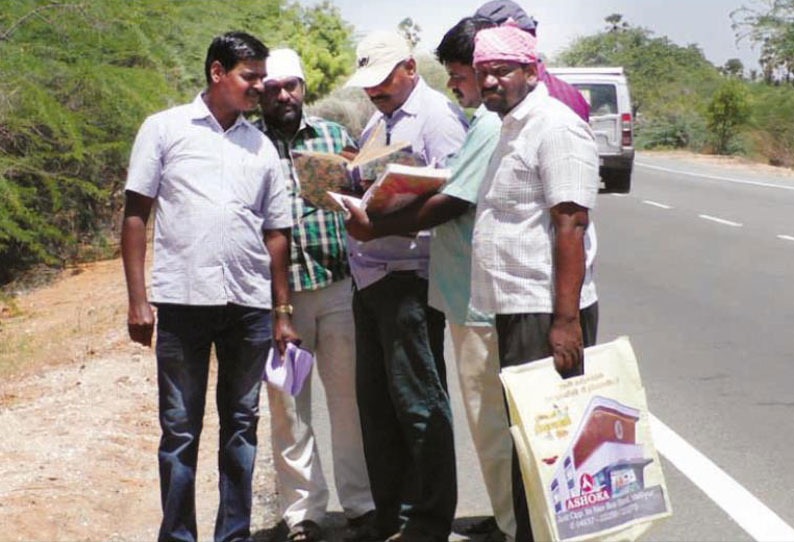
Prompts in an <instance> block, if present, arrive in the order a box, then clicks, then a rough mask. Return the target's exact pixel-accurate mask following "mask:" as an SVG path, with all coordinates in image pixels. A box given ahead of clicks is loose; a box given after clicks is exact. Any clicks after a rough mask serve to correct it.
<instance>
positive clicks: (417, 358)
mask: <svg viewBox="0 0 794 542" xmlns="http://www.w3.org/2000/svg"><path fill="white" fill-rule="evenodd" d="M356 57H357V65H358V69H357V70H356V73H355V74H353V76H352V77H351V78H350V80H349V81H348V83H347V85H348V86H353V87H359V88H363V89H364V92H366V93H367V96H368V97H369V99H370V100H371V101H372V103H373V104H374V105H375V107H376V108H377V109H378V111H377V112H376V113H375V114H374V115H373V116H372V118H371V119H370V121H369V123H368V124H367V127H366V128H365V129H364V132H363V134H362V136H361V143H362V144H363V143H364V142H366V141H368V140H370V139H371V138H374V137H377V134H383V135H384V136H385V141H383V142H385V143H388V142H398V141H401V142H406V143H410V144H411V149H412V151H413V153H414V154H417V155H419V156H421V157H422V158H423V160H424V161H425V162H426V163H432V162H437V163H440V162H443V161H444V160H445V159H446V158H447V156H449V155H451V154H453V153H455V152H457V150H458V149H459V148H460V146H461V145H462V143H463V140H464V139H465V137H466V121H465V118H464V116H463V114H462V112H461V111H460V109H458V108H457V107H456V106H455V105H453V104H452V103H451V102H450V101H449V100H448V99H447V98H446V97H445V96H444V95H443V94H441V93H440V92H438V91H436V90H434V89H432V88H430V87H429V86H428V85H427V83H425V82H424V80H423V79H422V78H421V77H420V76H419V75H418V74H417V73H416V62H415V60H414V59H413V57H412V55H411V51H410V49H409V48H408V45H407V43H406V42H405V39H404V38H403V37H402V36H400V35H399V34H398V33H396V32H393V31H392V32H373V33H372V34H370V35H369V36H367V37H365V38H364V39H363V40H362V41H361V43H359V45H358V48H357V49H356ZM378 127H381V128H378ZM429 241H430V238H429V234H428V233H427V232H421V233H419V234H418V235H411V236H396V235H390V236H386V237H383V238H381V239H375V240H371V241H368V242H358V241H352V240H351V241H350V242H349V243H348V249H349V251H350V268H351V272H352V274H353V280H354V281H355V287H356V289H355V291H354V293H353V314H354V317H355V325H356V397H357V401H358V405H359V415H360V417H361V431H362V436H363V442H364V456H365V458H366V462H367V471H368V472H369V478H370V487H371V489H372V497H373V499H374V501H375V511H376V521H377V526H378V529H379V531H380V534H381V535H382V536H381V539H384V538H387V537H388V540H389V541H393V542H439V541H441V540H444V541H445V540H447V539H448V538H449V533H450V530H451V528H452V520H453V518H454V514H455V505H456V501H457V485H456V480H455V449H454V440H453V434H452V411H451V409H450V405H449V395H448V393H447V388H446V367H445V365H444V315H443V314H442V313H441V312H439V311H437V310H435V309H433V308H432V307H430V306H429V305H428V303H427V288H428V284H427V277H428V260H429Z"/></svg>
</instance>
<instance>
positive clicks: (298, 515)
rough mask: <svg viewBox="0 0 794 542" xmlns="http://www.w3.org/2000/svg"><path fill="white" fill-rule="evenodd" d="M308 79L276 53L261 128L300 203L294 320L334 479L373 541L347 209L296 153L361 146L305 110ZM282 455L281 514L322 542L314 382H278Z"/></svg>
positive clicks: (275, 399) (355, 529)
mask: <svg viewBox="0 0 794 542" xmlns="http://www.w3.org/2000/svg"><path fill="white" fill-rule="evenodd" d="M305 89H306V83H305V79H304V75H303V69H302V66H301V61H300V58H299V56H298V54H297V53H296V52H295V51H293V50H291V49H279V50H275V51H272V52H271V54H270V56H269V57H268V59H267V77H266V78H265V90H264V93H263V94H262V98H261V100H260V105H261V107H262V116H263V120H264V122H262V123H260V124H259V127H260V129H262V131H263V132H264V133H265V134H266V135H267V136H268V137H269V138H270V140H271V141H272V142H273V144H274V145H275V146H276V149H277V150H278V154H279V156H280V158H281V162H282V166H283V169H284V177H285V178H286V179H287V193H288V196H289V199H290V202H291V206H292V220H293V228H292V245H291V246H292V250H291V254H290V266H289V279H290V288H291V290H292V296H291V298H292V304H293V306H294V314H293V322H294V324H295V327H296V329H298V330H300V331H299V333H300V335H301V337H302V339H303V345H304V346H305V347H307V348H308V349H310V350H312V351H313V352H314V353H315V356H316V358H315V360H316V364H317V370H318V371H319V375H320V378H321V380H322V382H323V386H324V387H325V395H326V398H327V402H328V415H329V417H330V421H331V441H332V442H331V446H332V450H333V461H334V477H335V482H336V488H337V493H338V496H339V501H340V503H341V505H342V508H343V509H344V512H345V515H346V516H347V518H348V523H349V528H350V530H349V532H348V537H347V538H348V539H349V540H356V539H361V538H366V537H367V534H368V527H369V521H371V519H372V516H373V514H371V511H372V510H373V509H374V504H373V502H372V495H371V493H370V488H369V478H368V476H367V470H366V464H365V462H364V451H363V447H362V443H361V427H360V423H359V415H358V407H357V405H356V392H355V371H354V368H355V366H354V361H355V333H354V326H353V313H352V294H353V289H352V286H351V282H350V281H351V279H350V268H349V266H348V263H347V245H346V235H345V229H344V213H336V212H330V211H325V210H322V209H319V208H317V207H314V206H313V205H312V204H310V203H309V202H308V201H306V200H305V199H303V198H302V197H301V195H300V182H301V179H299V178H298V177H297V174H296V171H295V168H294V167H293V164H292V151H298V150H309V151H317V152H327V153H339V152H341V151H342V149H343V148H344V147H355V143H354V142H353V140H352V139H351V138H350V136H349V135H348V134H347V132H346V131H345V129H344V128H342V127H341V126H340V125H338V124H336V123H333V122H329V121H327V120H324V119H321V118H317V117H309V116H307V115H305V114H304V113H303V96H304V92H305ZM267 393H268V399H269V402H270V413H271V435H272V441H273V443H272V445H273V455H274V461H275V466H276V474H277V476H278V488H279V501H280V507H281V513H282V514H283V517H284V520H285V522H286V523H287V526H288V527H289V529H290V535H289V538H290V540H296V541H298V540H299V541H308V542H310V541H312V540H319V539H320V527H319V525H318V524H319V523H320V522H321V520H322V519H323V516H324V515H325V511H326V506H327V504H328V488H327V486H326V483H325V479H324V477H323V472H322V469H321V466H320V457H319V455H318V452H317V444H316V442H315V438H314V433H313V431H312V424H311V379H308V380H307V381H306V384H305V385H304V387H303V390H301V392H300V394H299V395H298V396H297V397H292V396H291V395H290V394H288V393H285V392H283V391H279V390H276V389H274V388H271V387H268V389H267Z"/></svg>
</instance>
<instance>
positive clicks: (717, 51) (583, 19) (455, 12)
mask: <svg viewBox="0 0 794 542" xmlns="http://www.w3.org/2000/svg"><path fill="white" fill-rule="evenodd" d="M317 1H318V0H300V3H301V4H305V5H313V4H315V3H317ZM485 1H486V0H369V1H368V2H367V1H365V2H362V1H361V0H332V2H333V3H334V4H335V5H336V6H337V7H339V9H340V11H341V13H342V17H343V18H344V19H345V20H346V21H348V22H349V23H352V24H353V25H354V26H355V28H356V32H357V36H359V37H360V36H363V35H364V34H366V33H367V32H370V31H372V30H380V29H388V28H394V27H395V26H396V25H397V24H398V23H399V22H400V21H402V20H403V19H404V18H406V17H411V18H412V19H413V20H414V22H416V23H417V24H418V25H419V26H420V27H421V28H422V32H421V39H422V41H421V42H420V43H419V49H422V50H425V51H433V50H434V49H435V47H436V45H438V42H439V41H441V38H442V37H443V35H444V33H445V32H446V31H447V30H448V29H449V28H450V27H451V26H452V25H454V24H455V23H456V22H457V21H458V20H460V19H461V18H462V17H465V16H467V15H472V14H473V13H474V12H475V11H476V9H477V7H479V6H480V5H481V4H483V3H484V2H485ZM517 1H518V3H519V4H520V5H521V6H523V7H524V9H525V10H526V11H527V12H528V13H529V14H530V15H533V16H534V17H535V19H537V20H538V21H539V22H540V26H539V27H538V49H539V50H540V52H541V53H543V54H545V55H546V56H548V57H551V58H553V57H554V55H555V54H556V53H557V52H559V51H560V50H562V49H564V48H565V46H566V45H568V44H569V43H570V42H571V41H572V40H574V39H575V38H577V37H579V36H587V35H590V34H594V33H596V32H599V31H601V30H603V29H605V28H606V23H605V22H604V18H605V17H606V16H607V15H610V14H612V13H620V14H622V15H623V18H624V20H627V21H628V22H629V23H630V24H632V25H633V26H642V27H645V28H648V29H650V30H652V31H653V32H654V34H655V35H656V36H667V37H668V38H670V39H671V40H672V41H673V42H675V43H677V44H679V45H688V44H690V43H697V44H698V45H699V46H700V48H701V49H702V50H703V52H704V54H705V55H706V58H707V59H708V60H709V61H711V62H712V63H713V64H715V65H717V66H721V65H723V64H724V63H725V61H726V60H728V59H729V58H739V59H740V60H741V61H742V63H743V64H744V65H745V68H746V69H750V68H757V67H758V51H757V50H753V49H752V47H751V46H750V44H749V43H747V42H742V43H740V44H739V45H737V44H736V37H735V36H734V33H733V30H732V29H731V19H730V13H731V11H733V10H735V9H737V8H739V7H741V6H742V5H747V4H751V3H752V1H753V0H744V1H742V0H546V1H543V2H539V1H536V0H533V1H526V0H517Z"/></svg>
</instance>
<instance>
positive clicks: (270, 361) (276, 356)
mask: <svg viewBox="0 0 794 542" xmlns="http://www.w3.org/2000/svg"><path fill="white" fill-rule="evenodd" d="M313 362H314V355H313V354H312V353H311V352H310V351H309V350H306V349H305V348H301V347H300V346H296V345H295V344H293V343H287V348H286V350H285V352H284V355H283V356H282V355H281V353H280V352H279V351H278V348H276V347H275V346H273V347H272V348H271V349H270V352H268V355H267V361H266V362H265V374H264V380H265V381H266V382H267V383H268V384H269V385H271V386H273V387H274V388H277V389H279V390H282V391H285V392H287V393H289V394H290V395H292V396H296V395H298V394H299V393H300V391H301V389H302V388H303V382H304V381H305V380H306V377H308V376H309V374H310V373H311V369H312V363H313Z"/></svg>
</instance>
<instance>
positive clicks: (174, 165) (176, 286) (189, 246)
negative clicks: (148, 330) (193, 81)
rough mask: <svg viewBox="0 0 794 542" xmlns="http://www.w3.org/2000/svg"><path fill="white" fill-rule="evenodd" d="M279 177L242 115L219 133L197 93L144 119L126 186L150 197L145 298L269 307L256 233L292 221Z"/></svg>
mask: <svg viewBox="0 0 794 542" xmlns="http://www.w3.org/2000/svg"><path fill="white" fill-rule="evenodd" d="M284 184H285V183H284V177H283V175H282V173H281V167H279V160H278V155H277V154H276V151H275V149H274V148H273V145H271V144H270V142H269V141H268V140H267V138H265V136H263V135H262V133H261V132H260V131H259V130H257V129H256V128H255V127H254V126H253V125H252V124H251V123H249V122H248V121H247V120H245V118H243V117H242V115H241V116H239V117H238V118H237V120H236V121H235V123H234V124H233V125H232V126H231V127H230V128H229V129H227V130H224V129H223V128H222V127H221V125H220V124H218V121H217V119H216V118H215V117H214V116H213V114H212V113H211V112H210V110H209V108H208V107H207V105H206V104H205V103H204V100H203V99H202V95H201V94H199V95H198V96H196V99H195V100H193V102H192V103H190V104H186V105H180V106H177V107H172V108H171V109H168V110H166V111H161V112H159V113H155V114H154V115H152V116H150V117H148V118H147V119H146V121H144V123H143V125H142V126H141V128H140V130H139V131H138V135H137V136H136V137H135V144H134V145H133V146H132V154H131V156H130V167H129V169H128V172H127V184H126V186H125V189H126V190H129V191H131V192H135V193H137V194H141V195H143V196H146V197H148V198H152V199H153V200H155V202H156V204H157V205H156V206H155V210H154V262H153V265H152V279H151V287H152V290H151V295H150V297H149V300H150V301H151V302H153V303H173V304H178V305H204V306H207V305H226V304H228V303H234V304H236V305H242V306H244V307H253V308H260V309H269V308H271V305H272V299H271V295H270V291H271V280H270V279H271V277H270V255H269V254H268V252H267V250H266V247H265V245H264V243H263V242H262V234H263V232H264V231H265V230H279V229H287V228H289V227H290V226H291V225H292V217H291V216H290V208H289V200H288V199H287V195H286V190H285V187H284Z"/></svg>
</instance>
